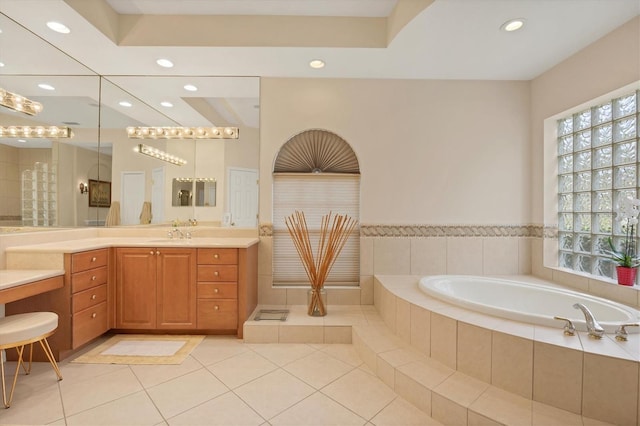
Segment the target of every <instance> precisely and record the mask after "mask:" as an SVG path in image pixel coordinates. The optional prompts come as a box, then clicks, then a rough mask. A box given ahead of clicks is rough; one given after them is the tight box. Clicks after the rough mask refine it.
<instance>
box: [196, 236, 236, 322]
mask: <svg viewBox="0 0 640 426" xmlns="http://www.w3.org/2000/svg"><path fill="white" fill-rule="evenodd" d="M197 294H198V329H210V330H220V331H225V330H229V331H233V332H234V333H235V332H236V330H237V329H238V249H235V248H201V249H198V293H197Z"/></svg>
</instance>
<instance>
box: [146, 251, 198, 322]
mask: <svg viewBox="0 0 640 426" xmlns="http://www.w3.org/2000/svg"><path fill="white" fill-rule="evenodd" d="M157 251H158V256H157V258H158V269H157V281H158V283H157V289H158V298H157V324H156V327H157V328H161V329H190V328H195V327H196V297H197V296H196V289H197V287H196V249H183V248H162V247H161V248H158V250H157Z"/></svg>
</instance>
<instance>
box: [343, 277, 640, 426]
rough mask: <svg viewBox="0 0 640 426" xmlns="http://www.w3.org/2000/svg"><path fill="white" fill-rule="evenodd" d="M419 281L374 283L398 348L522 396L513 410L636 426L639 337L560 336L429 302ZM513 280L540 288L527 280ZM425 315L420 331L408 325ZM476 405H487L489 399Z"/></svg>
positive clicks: (558, 331)
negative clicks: (526, 407) (531, 408)
mask: <svg viewBox="0 0 640 426" xmlns="http://www.w3.org/2000/svg"><path fill="white" fill-rule="evenodd" d="M419 278H420V277H417V276H382V275H381V276H376V277H375V281H374V299H375V306H376V308H377V310H378V311H379V313H380V316H381V318H382V320H383V322H384V323H385V325H386V326H387V327H388V329H389V330H390V332H391V333H393V335H394V336H395V337H396V338H398V339H399V340H401V341H402V342H404V343H406V344H409V345H410V346H411V347H412V348H420V351H421V353H422V354H423V355H425V356H428V357H429V359H430V360H432V361H435V362H438V363H440V364H442V365H443V366H445V367H446V368H450V369H451V370H452V371H457V372H458V373H461V374H464V376H465V377H467V376H468V377H470V378H473V379H475V380H477V381H478V382H480V383H483V384H485V385H487V386H490V387H491V388H495V389H496V391H495V393H496V395H498V394H500V392H506V394H507V395H509V396H511V395H512V396H514V397H515V396H517V397H518V398H522V400H518V401H519V402H518V404H520V403H526V404H531V403H534V404H535V403H541V404H543V405H545V406H552V407H556V408H558V409H561V410H565V411H567V412H570V413H575V414H578V415H582V416H585V417H589V418H594V419H598V420H602V421H607V422H611V423H614V424H622V425H639V424H640V419H639V417H640V416H639V414H638V412H639V411H640V395H639V391H638V385H639V380H640V334H637V333H636V334H633V335H630V338H629V340H628V341H627V342H617V341H616V340H615V339H614V338H613V336H612V335H606V336H605V337H604V338H603V339H602V340H594V339H591V338H589V337H588V336H587V334H586V333H582V332H579V333H578V334H577V335H576V336H572V337H571V336H565V335H564V334H563V333H562V329H561V327H560V326H559V327H558V328H557V329H556V328H550V327H544V326H534V325H530V324H524V323H519V322H515V321H509V320H503V319H500V318H496V317H491V316H487V315H483V314H479V313H475V312H472V311H468V310H465V309H461V308H458V307H456V306H453V305H450V304H448V303H445V302H442V301H439V300H436V299H433V298H431V297H429V296H427V295H425V294H424V293H422V292H421V291H420V290H419V289H418V285H417V282H418V280H419ZM517 279H518V280H525V281H526V280H531V281H533V282H540V280H538V279H536V278H533V277H517ZM407 311H408V312H407ZM427 317H428V318H429V320H428V323H426V324H427V325H428V327H419V326H417V325H416V324H413V323H412V320H413V321H424V319H425V318H427ZM406 318H409V321H407V320H406ZM407 336H408V337H407ZM426 341H428V343H426ZM354 344H355V341H354ZM427 349H428V352H427ZM363 359H365V361H366V359H367V357H363ZM397 371H398V370H397V369H396V373H397ZM494 397H495V396H494ZM523 401H524V402H523ZM526 401H529V402H526ZM474 404H476V405H478V404H480V402H479V400H476V401H475V402H474ZM483 404H488V405H487V406H489V405H490V404H491V398H489V397H487V398H486V400H485V401H484V402H483ZM514 404H516V403H515V402H514ZM480 405H482V404H480ZM515 406H517V404H516V405H515ZM467 408H469V409H470V407H467ZM475 414H479V415H482V416H485V417H486V416H487V413H483V412H476V413H475ZM475 414H474V415H475ZM472 417H473V416H472V415H471V414H469V419H470V420H471V418H472ZM434 418H436V419H438V418H437V417H436V416H434ZM489 418H490V417H489ZM493 420H494V421H498V422H500V423H505V422H506V419H502V420H501V419H495V418H493Z"/></svg>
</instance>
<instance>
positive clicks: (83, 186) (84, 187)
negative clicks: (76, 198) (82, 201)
mask: <svg viewBox="0 0 640 426" xmlns="http://www.w3.org/2000/svg"><path fill="white" fill-rule="evenodd" d="M79 188H80V193H81V194H86V193H87V192H89V186H87V184H86V183H84V182H80V186H79Z"/></svg>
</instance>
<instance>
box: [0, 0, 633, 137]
mask: <svg viewBox="0 0 640 426" xmlns="http://www.w3.org/2000/svg"><path fill="white" fill-rule="evenodd" d="M0 12H1V13H2V14H4V15H6V17H2V16H0V18H4V19H5V20H6V21H7V23H10V21H15V22H13V24H15V23H17V24H19V26H22V27H24V28H21V30H24V29H27V30H29V31H30V32H32V33H33V34H35V35H37V36H38V37H33V40H32V39H31V37H23V36H18V35H15V36H12V34H11V30H10V29H8V30H5V28H2V25H3V20H0V29H2V30H3V32H2V33H1V34H0V62H5V66H4V67H1V68H0V77H3V75H7V76H8V75H11V76H17V75H22V74H42V73H43V70H47V73H48V74H59V75H64V74H74V75H85V74H86V73H87V71H90V72H92V73H96V74H99V75H104V76H110V77H108V78H109V80H110V81H112V82H113V83H115V84H116V85H118V86H120V87H121V88H122V89H124V90H125V91H126V92H128V93H129V94H130V95H132V96H133V97H134V98H136V99H138V100H140V101H143V102H145V103H146V104H147V105H149V106H151V107H152V108H153V109H156V110H157V111H158V112H159V113H160V114H162V115H164V116H166V117H168V118H170V119H171V120H173V121H175V122H176V123H179V124H181V125H190V126H196V125H202V124H203V123H202V121H203V117H204V118H205V119H206V120H205V121H208V122H211V123H212V124H215V125H223V124H226V123H233V121H234V120H236V121H237V122H239V123H241V125H248V126H252V127H257V126H258V122H259V118H258V115H259V108H258V104H259V102H258V94H259V83H257V79H254V80H250V79H247V78H246V77H318V78H384V79H473V80H477V79H489V80H530V79H533V78H535V77H536V76H538V75H540V74H541V73H544V72H545V71H547V70H548V69H550V68H551V67H553V66H554V65H556V64H558V63H560V62H561V61H563V60H564V59H566V58H568V57H569V56H571V55H573V54H574V53H576V52H578V51H579V50H580V49H582V48H584V47H586V46H587V45H589V44H590V43H592V42H594V41H595V40H597V39H599V38H600V37H602V36H603V35H605V34H607V33H608V32H610V31H612V30H614V29H615V28H617V27H619V26H620V25H622V24H624V23H625V22H627V21H629V20H631V19H632V18H633V17H635V16H637V15H639V14H640V0H0ZM6 18H8V19H6ZM512 18H523V19H524V21H525V25H524V27H523V28H522V29H521V30H519V31H516V32H513V33H507V32H504V31H502V30H501V29H500V27H501V25H502V24H503V23H504V22H506V21H507V20H509V19H512ZM48 21H58V22H61V23H64V24H65V25H66V26H68V27H69V28H70V29H71V32H70V33H69V34H59V33H55V32H53V31H51V30H50V29H48V28H47V26H46V23H47V22H48ZM16 37H17V38H16ZM40 39H43V40H45V41H46V42H47V43H49V44H50V45H51V46H53V47H55V49H51V46H49V48H50V50H52V51H53V52H50V53H47V54H42V53H38V54H36V53H33V52H31V53H30V51H32V50H33V51H35V49H36V47H35V46H36V45H37V44H38V43H42V40H40ZM15 40H19V42H15ZM35 55H37V57H36V56H35ZM158 58H168V59H170V60H171V61H172V62H173V63H174V67H173V68H169V69H165V68H161V67H159V66H158V65H157V64H156V60H157V59H158ZM74 59H75V60H74ZM312 59H322V60H323V61H324V62H325V63H326V66H325V67H324V68H322V69H313V68H311V67H309V61H310V60H312ZM76 60H77V62H76ZM34 65H35V70H36V71H34ZM85 67H86V68H85ZM140 76H157V77H162V78H157V79H148V80H145V81H147V82H146V83H145V84H141V83H140V82H141V81H143V80H142V79H141V78H140ZM211 76H217V77H218V79H213V80H212V79H210V77H211ZM234 76H241V77H234ZM136 77H137V78H136ZM208 80H211V81H212V83H211V84H207V83H206V82H207V81H208ZM193 81H196V82H197V84H196V85H197V86H198V87H199V89H201V90H199V91H198V92H195V93H186V92H185V91H184V89H182V86H183V85H184V84H185V83H186V82H193ZM253 81H256V83H252V82H253ZM2 84H6V80H4V81H3V80H2V79H0V86H1V85H2ZM193 84H195V83H193ZM208 86H211V87H209V88H208V89H207V88H206V87H208ZM7 89H9V88H8V87H7ZM12 89H13V90H16V91H17V88H12ZM21 89H22V87H21ZM223 89H224V90H223ZM24 90H26V89H24ZM27 92H29V93H33V92H32V91H31V90H27ZM29 93H24V94H25V95H28V94H29ZM32 96H36V97H37V94H35V95H32ZM43 96H45V95H43ZM69 96H71V95H69ZM73 96H75V98H74V99H75V100H76V101H77V100H78V98H77V96H79V95H78V94H77V93H73ZM169 98H171V102H172V103H173V104H174V107H173V108H171V109H170V110H169V109H162V107H160V106H159V105H158V104H159V102H160V101H161V100H167V99H169ZM93 101H95V100H93ZM88 102H92V101H88ZM79 103H80V102H75V104H79ZM73 104H74V102H69V103H68V105H67V106H68V107H69V108H71V107H72V106H73ZM114 108H115V106H114ZM205 110H207V111H210V112H213V111H215V113H212V116H207V113H206V112H205ZM58 120H60V118H58ZM214 121H215V122H214ZM221 122H223V123H221Z"/></svg>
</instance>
